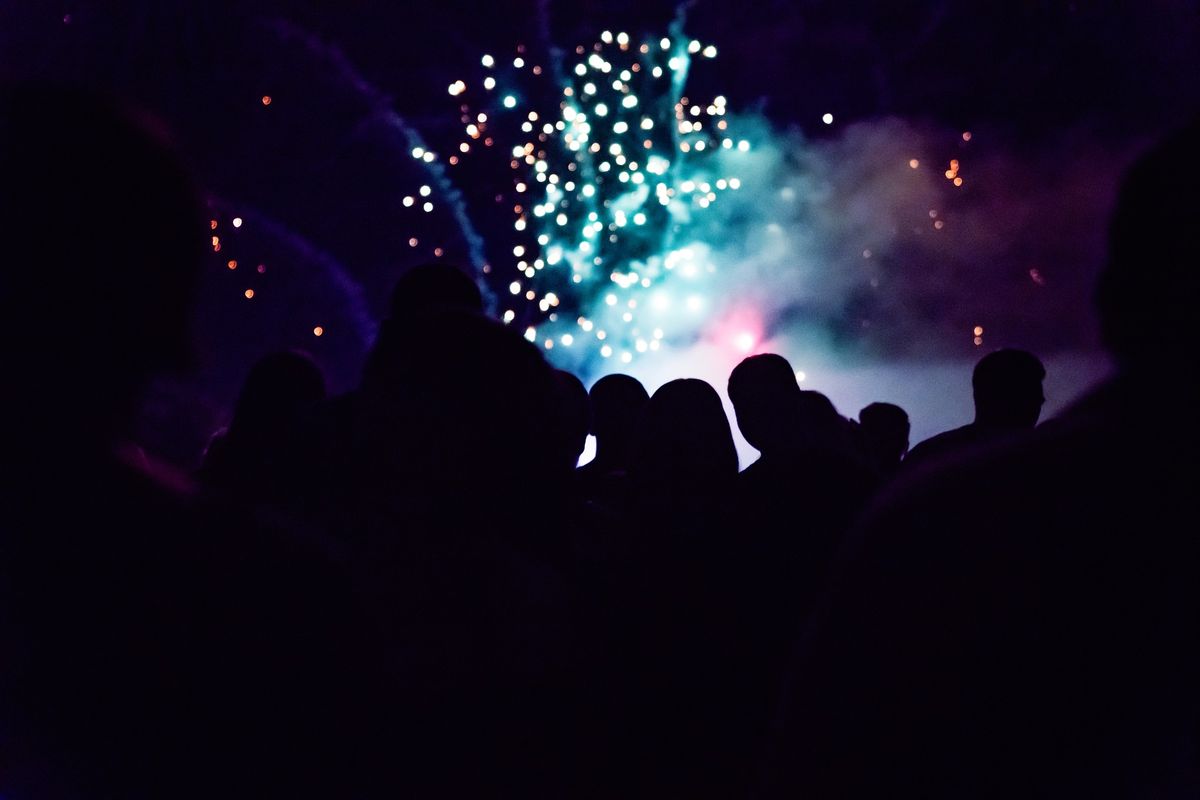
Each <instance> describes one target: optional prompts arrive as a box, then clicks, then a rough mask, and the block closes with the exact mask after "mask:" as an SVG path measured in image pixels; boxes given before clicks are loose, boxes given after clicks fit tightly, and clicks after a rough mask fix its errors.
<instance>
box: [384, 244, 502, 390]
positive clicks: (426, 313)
mask: <svg viewBox="0 0 1200 800" xmlns="http://www.w3.org/2000/svg"><path fill="white" fill-rule="evenodd" d="M444 312H466V313H471V314H480V313H482V312H483V297H482V296H481V295H480V293H479V287H478V286H476V285H475V282H474V281H473V280H471V279H470V278H469V277H467V275H466V273H464V272H463V271H462V270H460V269H459V268H458V267H455V266H452V265H450V264H443V263H440V262H435V263H432V264H422V265H420V266H417V267H413V268H412V269H410V270H408V271H407V272H405V273H404V274H403V275H401V276H400V279H399V280H398V281H396V286H395V288H394V289H392V300H391V305H390V306H389V308H388V317H387V319H385V320H383V322H382V323H381V324H380V326H379V334H378V336H376V337H375V343H374V345H372V347H371V352H370V353H368V354H367V362H366V365H365V366H364V368H363V382H364V383H371V382H380V381H390V380H392V376H388V375H385V374H380V371H381V370H384V371H386V368H387V367H386V365H387V364H389V363H393V362H394V359H393V358H392V355H391V353H390V350H391V348H393V347H394V346H396V343H395V341H394V340H395V339H396V337H397V335H398V333H397V331H396V328H397V327H398V326H410V325H411V323H414V322H415V321H416V320H418V319H420V318H425V317H430V316H434V315H438V314H442V313H444ZM430 330H433V328H432V326H431V327H430Z"/></svg>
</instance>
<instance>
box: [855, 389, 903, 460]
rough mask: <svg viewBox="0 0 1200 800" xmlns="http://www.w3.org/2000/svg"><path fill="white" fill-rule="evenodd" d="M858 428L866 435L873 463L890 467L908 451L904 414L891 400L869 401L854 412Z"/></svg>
mask: <svg viewBox="0 0 1200 800" xmlns="http://www.w3.org/2000/svg"><path fill="white" fill-rule="evenodd" d="M858 424H859V430H861V431H862V434H863V436H865V437H866V440H867V445H868V447H870V448H871V454H872V455H873V456H874V458H875V463H876V464H877V465H878V466H879V467H881V468H883V469H892V468H894V467H896V466H898V465H899V464H900V459H902V458H904V454H905V453H907V452H908V433H909V422H908V414H906V413H905V412H904V409H903V408H901V407H900V406H897V405H893V404H891V403H871V405H869V406H867V407H866V408H864V409H863V410H862V411H860V412H858Z"/></svg>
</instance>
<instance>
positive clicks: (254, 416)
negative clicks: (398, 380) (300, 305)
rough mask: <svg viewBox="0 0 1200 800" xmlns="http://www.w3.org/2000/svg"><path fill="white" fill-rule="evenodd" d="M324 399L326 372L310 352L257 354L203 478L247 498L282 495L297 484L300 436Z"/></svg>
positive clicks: (206, 461)
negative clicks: (230, 418)
mask: <svg viewBox="0 0 1200 800" xmlns="http://www.w3.org/2000/svg"><path fill="white" fill-rule="evenodd" d="M324 399H325V376H324V375H323V374H322V373H321V370H320V368H319V367H318V366H317V365H316V364H315V363H313V361H312V359H311V358H309V357H308V356H306V355H304V354H302V353H296V352H284V353H273V354H272V355H269V356H266V357H265V358H263V359H261V360H259V361H258V363H256V364H255V365H254V366H253V367H252V368H251V370H250V374H249V375H248V376H247V377H246V383H245V385H244V386H243V387H242V391H241V394H240V395H239V397H238V400H237V404H236V406H235V407H234V411H233V419H232V421H231V422H230V423H229V427H228V429H227V430H225V431H224V432H222V433H221V434H219V435H217V436H216V437H214V439H213V441H212V443H211V444H210V445H209V448H208V452H207V453H206V454H205V459H204V464H203V466H202V468H201V470H200V476H201V479H202V480H203V482H204V483H206V484H208V485H210V486H213V487H214V488H217V489H220V490H223V491H227V492H230V493H232V494H233V495H236V496H238V497H240V498H243V499H247V500H261V501H273V500H278V499H279V498H280V497H281V496H282V495H284V494H286V493H287V492H289V491H291V490H292V489H293V487H294V486H295V483H296V479H297V476H296V475H295V472H294V471H295V469H297V467H298V466H299V465H298V463H297V455H298V453H297V438H298V437H299V436H300V435H301V433H302V430H303V426H304V425H307V424H309V423H310V420H309V417H310V415H311V414H312V413H313V411H314V410H315V409H316V407H317V405H318V404H319V403H320V402H321V401H322V400H324Z"/></svg>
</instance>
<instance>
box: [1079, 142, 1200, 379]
mask: <svg viewBox="0 0 1200 800" xmlns="http://www.w3.org/2000/svg"><path fill="white" fill-rule="evenodd" d="M1198 187H1200V120H1197V121H1194V122H1193V123H1192V124H1191V125H1189V126H1188V127H1187V128H1185V129H1184V130H1182V131H1180V132H1179V133H1177V134H1175V135H1174V136H1171V137H1170V138H1168V139H1167V140H1165V141H1164V142H1162V143H1161V144H1159V145H1158V146H1157V147H1155V148H1154V149H1153V150H1151V151H1150V152H1149V153H1147V154H1146V155H1144V156H1143V157H1142V158H1141V159H1139V160H1138V161H1137V162H1136V163H1135V164H1134V165H1133V167H1132V168H1130V170H1129V172H1128V173H1127V174H1126V176H1125V180H1124V182H1123V183H1122V186H1121V190H1120V194H1119V195H1118V197H1117V206H1116V210H1115V212H1114V214H1113V217H1112V221H1111V224H1110V226H1109V251H1108V263H1107V265H1106V267H1105V269H1104V271H1103V273H1102V274H1101V276H1100V282H1099V287H1098V292H1097V299H1098V302H1099V307H1100V321H1101V327H1102V330H1103V334H1104V341H1105V344H1106V345H1107V346H1108V348H1109V349H1110V350H1111V351H1112V353H1113V354H1114V355H1115V356H1116V358H1117V360H1118V362H1119V363H1120V365H1121V366H1122V367H1123V368H1125V369H1129V368H1130V367H1134V368H1139V369H1140V368H1150V369H1154V368H1156V366H1157V365H1162V370H1161V371H1163V372H1166V373H1167V376H1172V375H1176V376H1177V375H1180V374H1181V370H1189V369H1194V364H1195V356H1194V353H1195V347H1196V343H1197V339H1198V338H1200V337H1198V328H1197V325H1196V305H1197V303H1198V302H1200V255H1198V253H1200V250H1197V247H1196V226H1197V222H1198V221H1200V188H1198ZM1141 371H1143V372H1148V371H1149V369H1141ZM1184 377H1186V376H1184Z"/></svg>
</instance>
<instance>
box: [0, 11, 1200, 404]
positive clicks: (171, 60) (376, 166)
mask: <svg viewBox="0 0 1200 800" xmlns="http://www.w3.org/2000/svg"><path fill="white" fill-rule="evenodd" d="M250 9H252V12H251V10H250ZM676 13H677V8H676V5H675V4H672V3H665V2H659V1H658V0H583V1H582V2H569V3H568V2H558V3H556V2H550V1H549V0H545V1H544V2H540V3H539V2H522V3H475V2H465V1H464V0H442V1H441V2H436V3H409V2H394V1H392V0H343V1H342V2H336V3H334V2H316V0H260V1H259V2H254V3H244V2H229V1H228V0H204V1H203V2H200V1H198V0H172V2H161V0H142V1H141V2H124V3H120V2H88V1H87V0H80V1H79V2H45V0H31V1H30V2H2V3H0V78H7V79H22V78H48V79H54V80H69V81H78V82H84V83H89V84H92V85H96V86H98V87H100V88H102V89H105V90H108V91H111V92H115V93H117V94H120V95H123V96H125V97H128V98H130V99H132V100H133V101H134V102H136V103H137V104H138V105H140V106H142V107H144V108H146V109H148V110H149V111H151V112H152V113H154V114H155V115H157V116H158V117H159V118H160V119H162V120H163V121H164V122H165V123H166V125H167V126H168V127H169V128H170V129H172V131H173V132H174V134H175V136H176V139H177V140H178V142H179V143H180V147H181V149H182V150H183V152H184V154H185V155H186V157H187V158H188V159H189V160H190V161H191V162H192V164H193V166H194V168H195V171H196V172H197V174H198V176H199V177H200V180H201V182H202V184H203V185H204V187H205V189H206V190H207V191H208V192H209V193H211V195H212V196H213V198H214V216H215V217H217V218H219V220H220V222H221V226H222V227H221V228H220V229H219V231H218V232H219V233H221V234H224V235H225V237H226V238H225V240H224V242H225V249H224V250H223V251H222V252H221V253H220V254H215V255H214V262H213V264H212V265H210V269H211V274H210V275H209V279H208V281H207V282H206V284H205V287H204V295H203V296H202V298H201V311H200V316H201V318H200V319H199V320H198V326H197V327H198V329H199V330H198V334H197V337H198V347H199V349H200V351H201V357H202V363H204V364H205V365H206V367H205V372H204V373H203V374H202V375H201V376H200V377H199V378H197V382H196V383H193V384H191V385H189V386H186V387H181V388H178V390H177V391H178V392H181V393H187V392H191V393H194V394H200V395H202V396H203V398H204V403H205V405H206V407H207V414H208V416H209V417H211V418H219V416H220V415H221V413H222V411H223V408H224V406H226V405H227V404H228V401H229V398H230V397H231V395H232V392H233V391H234V390H235V388H236V385H237V382H238V380H240V376H241V375H242V374H244V372H245V369H246V366H247V364H248V363H249V361H250V360H252V359H253V358H255V357H257V356H258V355H261V354H262V353H264V352H266V351H268V350H271V349H277V348H280V347H293V346H298V345H303V346H305V347H308V348H310V349H313V350H314V351H315V352H316V354H317V355H318V356H319V357H321V356H323V361H324V363H325V366H326V369H327V370H329V371H330V372H331V378H332V379H333V383H334V385H335V386H346V385H348V384H351V383H352V382H353V381H354V377H355V374H356V372H357V368H358V359H359V358H360V357H361V352H362V349H363V347H364V346H365V343H366V341H368V340H369V338H370V335H371V333H372V331H371V328H370V324H371V321H372V320H373V319H376V318H378V317H379V315H380V314H381V313H382V310H383V306H384V303H385V299H386V294H387V289H388V287H390V285H391V284H392V282H393V281H394V279H395V277H396V275H398V274H399V273H400V272H401V271H402V270H403V269H404V268H405V266H407V265H410V264H411V263H415V262H417V261H421V260H426V259H429V258H431V257H432V256H433V251H432V248H433V247H434V246H435V245H439V246H443V247H445V249H446V252H445V255H446V257H449V258H452V259H455V260H460V261H465V260H466V251H465V244H464V242H463V241H462V237H461V235H460V233H459V232H458V225H457V223H456V221H455V220H454V219H452V218H450V217H449V216H448V214H447V213H446V212H444V211H443V210H442V208H439V210H438V213H436V214H432V215H429V216H428V217H423V218H421V220H420V226H421V239H422V240H421V242H420V243H419V245H418V246H416V247H410V246H409V240H410V239H411V238H413V230H414V228H413V224H412V222H411V220H409V218H408V217H406V216H405V210H404V209H402V208H400V207H399V200H400V193H399V192H398V191H397V187H398V186H411V185H414V184H415V183H419V182H420V181H422V180H426V178H424V177H422V176H420V175H419V174H418V173H417V171H416V168H415V167H414V165H413V163H412V159H411V158H409V157H408V156H407V151H408V147H407V146H403V144H399V145H398V139H402V138H403V136H405V135H408V134H407V132H403V133H402V132H400V129H399V128H396V127H395V126H392V125H390V123H389V121H388V117H387V113H386V112H387V111H389V110H390V111H394V112H395V113H396V114H398V115H399V117H401V118H402V119H403V120H404V121H405V122H406V123H407V128H406V129H405V131H412V130H415V131H418V132H419V134H420V135H421V136H422V137H424V138H425V139H426V140H427V141H430V142H432V143H433V144H435V145H437V146H439V147H440V148H443V149H448V148H449V146H450V144H451V142H452V137H453V136H454V135H455V132H456V131H457V130H459V129H460V126H459V121H458V118H457V115H458V112H457V107H456V101H455V100H454V99H453V98H451V97H449V96H448V94H447V92H446V87H447V85H448V83H449V82H450V81H452V80H454V79H456V78H459V77H462V78H466V79H471V78H473V77H475V76H478V75H479V74H480V71H479V56H480V54H481V53H484V52H492V53H495V54H497V56H500V55H508V56H510V57H511V55H512V54H513V52H514V49H515V46H516V45H517V44H525V45H526V46H527V47H528V48H529V51H530V53H531V54H533V55H534V58H544V57H545V56H544V54H545V52H546V48H547V47H548V46H558V47H562V48H568V49H569V48H572V47H574V45H576V44H589V43H591V42H593V41H595V38H596V36H597V33H598V32H599V31H600V30H603V29H605V28H611V29H613V30H626V31H628V32H629V33H630V34H631V35H634V36H635V37H636V36H638V35H641V34H645V35H651V36H655V37H657V36H659V35H661V34H662V33H663V32H664V31H665V28H666V26H667V24H668V23H669V22H670V20H671V19H672V18H673V17H674V16H675V15H676ZM686 30H687V33H688V35H690V36H694V37H697V38H700V39H703V40H705V41H711V42H714V43H716V44H717V45H718V47H719V48H720V58H719V62H720V69H719V71H717V72H715V73H713V74H715V75H717V76H719V83H718V84H715V85H713V86H700V87H698V88H699V89H702V90H703V89H708V90H710V92H721V93H723V94H725V95H727V96H728V97H729V99H730V104H731V107H732V109H733V110H734V111H751V110H757V111H760V112H761V113H762V114H764V115H765V116H766V118H767V119H768V120H769V121H770V122H771V123H773V125H774V126H776V128H777V129H778V130H780V131H784V130H786V129H788V128H797V129H799V130H800V131H801V132H802V133H803V134H804V136H805V137H807V140H808V141H815V142H816V143H817V144H818V145H819V144H820V142H821V141H822V140H823V139H829V138H831V137H837V136H839V135H841V131H842V130H843V129H844V127H845V126H846V125H850V124H852V123H854V122H855V121H874V120H884V119H886V118H898V119H900V120H904V121H905V123H906V124H908V125H911V126H916V128H919V129H921V130H947V131H962V130H967V129H973V130H984V131H987V132H988V137H989V140H990V141H991V142H992V143H993V145H992V147H993V149H992V151H991V163H992V165H993V166H995V170H994V174H996V175H997V176H1000V177H998V178H997V181H1003V180H1006V179H1007V178H1006V177H1005V176H1011V175H1013V174H1020V175H1029V174H1041V173H1042V172H1044V171H1049V172H1051V173H1053V172H1055V171H1056V170H1057V169H1058V167H1056V166H1055V165H1057V164H1063V162H1070V161H1071V153H1072V152H1073V151H1075V150H1078V152H1079V153H1080V154H1082V155H1081V156H1080V159H1079V161H1078V163H1067V164H1065V165H1064V168H1063V172H1064V174H1068V173H1069V174H1070V175H1072V176H1075V178H1074V180H1075V184H1073V185H1075V186H1079V185H1081V184H1080V183H1079V178H1078V176H1080V175H1086V174H1087V173H1088V172H1089V171H1090V169H1089V163H1088V162H1087V161H1086V158H1091V157H1093V154H1095V153H1117V154H1121V157H1122V158H1125V157H1128V155H1129V154H1131V153H1133V152H1135V151H1136V149H1138V148H1140V147H1143V146H1144V145H1145V144H1146V143H1148V142H1151V141H1153V140H1154V139H1155V138H1157V137H1158V136H1160V135H1162V133H1164V132H1165V131H1167V130H1170V129H1172V128H1175V127H1178V126H1179V125H1180V124H1181V123H1182V122H1183V121H1185V120H1186V119H1188V118H1190V117H1191V116H1193V115H1195V114H1196V113H1197V110H1198V109H1200V80H1197V77H1198V76H1200V47H1198V46H1197V45H1200V10H1198V4H1197V3H1196V2H1183V1H1182V0H1176V1H1174V2H1172V1H1170V0H1165V1H1164V2H1146V3H1117V2H1066V1H1065V0H1063V1H1058V0H1047V1H1044V2H1034V1H1031V0H985V1H983V2H972V3H965V2H962V3H951V2H921V1H919V0H916V1H913V2H901V3H894V2H865V1H864V0H816V1H809V2H795V1H793V2H782V1H781V0H772V1H769V2H746V0H697V1H696V2H692V3H690V4H688V8H687V26H686ZM698 79H699V80H713V78H712V76H711V75H709V77H708V78H704V77H701V76H698ZM689 89H690V87H689ZM268 94H269V95H271V97H272V105H271V106H270V108H269V109H268V108H265V107H264V106H263V105H262V104H261V101H260V98H261V97H262V96H263V95H268ZM826 112H831V113H833V114H834V115H835V117H836V118H837V120H838V122H839V125H838V126H836V127H833V128H830V127H827V126H824V125H822V124H821V122H820V117H821V115H822V114H823V113H826ZM829 152H832V153H837V152H840V151H838V150H837V148H836V147H831V149H830V151H829ZM1014 165H1015V166H1014ZM834 166H836V164H835V165H834ZM1017 166H1019V167H1021V171H1017V170H1016V169H1015V167H1017ZM831 174H836V171H834V170H831ZM1101 174H1102V176H1103V180H1105V181H1108V180H1109V172H1108V171H1102V173H1101ZM1052 177H1053V175H1052ZM1012 191H1015V189H1013V190H1012ZM1072 197H1073V195H1072V194H1071V191H1070V190H1069V187H1068V190H1065V191H1064V193H1063V194H1062V196H1061V197H1052V196H1048V197H1047V198H1046V199H1045V200H1044V203H1045V204H1048V205H1049V206H1054V205H1062V204H1067V203H1070V202H1073V201H1072ZM1005 198H1006V196H1005V195H1003V194H1000V193H998V194H997V195H996V196H995V197H993V198H992V199H993V205H995V206H996V207H1003V205H1004V201H1005ZM1044 210H1045V209H1040V211H1044ZM234 215H241V216H244V217H245V218H246V219H247V225H246V227H245V228H244V229H243V230H240V231H234V230H232V229H231V228H230V227H229V220H230V219H231V218H232V217H233V216H234ZM475 216H476V217H479V218H481V219H482V220H483V221H481V222H480V223H479V226H480V229H481V232H482V233H483V234H484V235H485V236H487V235H489V234H490V230H489V228H488V222H487V221H486V217H487V216H488V215H487V214H479V213H476V214H475ZM1042 216H1045V214H1042ZM1093 216H1094V215H1093ZM1073 224H1077V225H1079V226H1081V227H1088V226H1090V227H1092V228H1095V227H1097V226H1098V223H1096V221H1095V220H1094V219H1093V218H1092V217H1087V218H1084V219H1081V220H1076V221H1075V223H1073ZM122 235H123V236H124V237H125V240H126V241H127V243H128V246H136V226H134V225H131V230H129V231H126V232H122ZM1036 245H1037V243H1036V242H1035V243H1034V244H1033V245H1032V246H1031V247H1032V249H1033V251H1036V250H1037V247H1036ZM1061 246H1062V245H1061V243H1060V242H1052V243H1047V244H1046V248H1048V249H1049V250H1050V251H1053V250H1054V249H1055V248H1061ZM1035 254H1036V253H1035ZM1040 257H1045V253H1042V254H1040ZM1031 258H1032V256H1031ZM227 260H237V261H238V262H239V266H238V268H237V269H226V266H225V264H226V262H227ZM1067 260H1068V261H1069V259H1067ZM1093 260H1094V259H1093ZM260 263H261V264H263V270H262V271H261V272H259V271H256V270H255V268H256V267H257V265H258V264H260ZM1031 263H1032V262H1031ZM1090 280H1091V274H1090V273H1086V270H1085V271H1084V272H1081V273H1080V274H1078V275H1075V276H1074V278H1073V279H1072V280H1065V281H1062V282H1061V283H1059V284H1058V285H1069V286H1072V287H1073V288H1072V292H1074V294H1072V295H1071V296H1069V297H1067V298H1065V299H1063V300H1061V301H1060V303H1062V304H1065V305H1084V306H1086V303H1087V299H1086V296H1085V292H1084V289H1085V288H1086V286H1087V285H1088V284H1089V282H1090ZM347 287H350V289H347ZM247 288H253V289H254V290H255V291H256V292H257V295H256V298H255V301H254V302H246V301H244V299H243V297H242V294H243V292H244V291H245V289H247ZM334 295H337V296H339V297H340V298H341V299H340V300H339V302H338V303H337V304H336V308H333V307H331V305H330V303H329V297H331V296H334ZM273 298H274V299H273ZM318 322H320V323H323V324H324V325H325V326H326V327H327V328H328V329H329V335H327V336H324V337H322V339H321V340H320V341H317V340H315V339H314V337H313V336H312V334H311V329H312V326H313V325H314V324H316V323H318ZM1077 327H1080V328H1082V327H1084V325H1083V324H1082V323H1080V325H1079V326H1077ZM1083 339H1084V333H1082V332H1081V333H1078V335H1075V336H1074V338H1073V339H1072V336H1070V335H1069V336H1067V337H1066V340H1065V343H1066V344H1068V345H1072V346H1074V345H1078V344H1079V343H1080V342H1081V341H1083ZM173 400H174V399H173V398H172V397H165V398H162V399H161V401H162V402H161V404H162V406H163V410H162V413H163V415H168V414H169V411H170V408H171V407H172V405H173ZM200 416H201V417H203V416H204V414H203V413H201V414H200ZM207 422H211V419H209V420H207V421H205V422H198V423H197V426H198V427H203V425H204V424H207Z"/></svg>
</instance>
